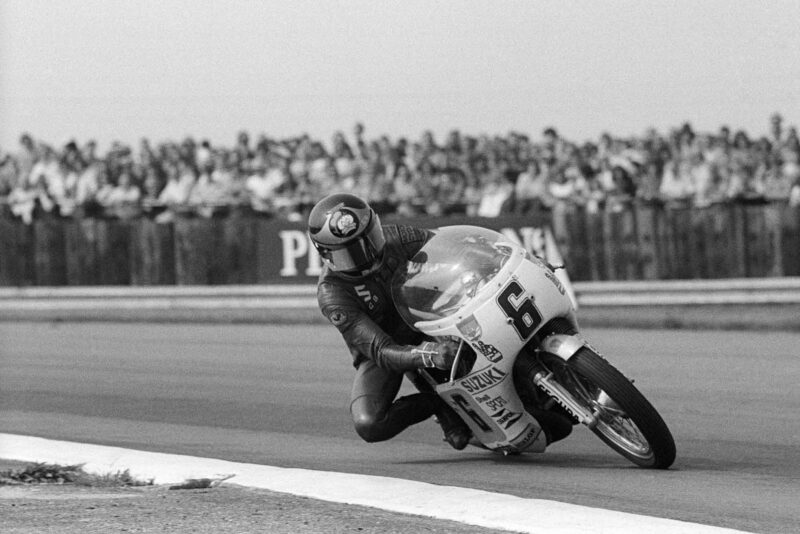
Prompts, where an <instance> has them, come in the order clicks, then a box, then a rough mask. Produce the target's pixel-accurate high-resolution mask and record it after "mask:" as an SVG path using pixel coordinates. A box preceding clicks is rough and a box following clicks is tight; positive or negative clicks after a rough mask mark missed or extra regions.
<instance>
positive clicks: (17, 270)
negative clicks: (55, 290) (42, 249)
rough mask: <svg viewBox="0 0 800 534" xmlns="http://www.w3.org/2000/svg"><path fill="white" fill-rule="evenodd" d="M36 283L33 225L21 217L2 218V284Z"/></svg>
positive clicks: (30, 284)
mask: <svg viewBox="0 0 800 534" xmlns="http://www.w3.org/2000/svg"><path fill="white" fill-rule="evenodd" d="M35 284H36V252H35V248H34V230H33V226H32V225H30V224H24V223H23V222H22V221H20V220H19V219H11V218H0V286H20V287H21V286H32V285H35Z"/></svg>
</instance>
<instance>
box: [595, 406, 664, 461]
mask: <svg viewBox="0 0 800 534" xmlns="http://www.w3.org/2000/svg"><path fill="white" fill-rule="evenodd" d="M595 404H596V406H598V410H599V413H597V415H598V421H597V426H596V427H595V430H597V431H598V432H600V433H601V434H602V435H604V436H605V437H606V438H607V439H608V440H609V441H611V442H613V443H615V444H616V445H617V446H619V447H621V448H623V449H625V450H626V451H628V452H629V453H630V454H632V455H633V456H636V457H637V458H641V459H642V460H650V459H652V458H653V456H654V454H655V453H654V452H653V449H652V447H650V443H649V442H648V441H647V438H645V437H644V436H643V435H642V431H641V430H639V427H638V426H636V423H634V422H633V421H632V420H631V418H630V417H628V416H627V415H626V414H625V412H623V411H622V410H616V409H613V408H610V409H609V408H606V407H602V406H600V405H599V404H597V403H596V402H595Z"/></svg>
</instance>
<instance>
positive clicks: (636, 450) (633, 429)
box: [545, 360, 655, 461]
mask: <svg viewBox="0 0 800 534" xmlns="http://www.w3.org/2000/svg"><path fill="white" fill-rule="evenodd" d="M553 364H555V365H553ZM545 365H546V366H547V367H548V368H550V369H551V370H553V371H554V372H555V373H557V374H559V375H561V377H562V384H565V385H568V387H569V389H570V390H571V391H572V393H573V395H575V396H576V397H577V398H578V399H580V400H582V401H583V402H584V404H585V405H586V406H587V407H589V408H590V409H591V410H592V412H593V413H594V414H595V415H596V417H597V424H596V425H594V426H593V430H594V431H595V432H598V433H600V434H602V435H603V437H605V438H606V439H607V440H608V441H609V442H611V443H613V444H615V445H616V446H618V447H619V448H621V449H624V450H625V451H627V452H628V454H630V455H632V456H635V457H636V458H639V459H641V460H644V461H649V460H652V459H653V458H654V456H655V453H654V451H653V449H652V447H651V446H650V443H649V442H648V441H647V438H645V437H644V435H643V433H642V431H641V430H639V427H638V426H636V423H634V422H633V420H632V419H631V418H630V417H628V415H627V414H626V413H625V411H624V410H622V409H620V408H618V407H615V406H609V405H608V403H603V402H601V401H600V399H601V398H603V397H604V396H605V398H608V396H607V395H605V392H604V391H603V390H602V389H600V388H599V387H597V386H596V385H594V384H592V383H591V382H589V381H588V380H586V379H585V378H584V377H582V376H581V375H580V374H578V373H576V372H575V371H574V370H573V369H571V368H570V367H569V366H567V365H565V364H563V363H562V362H561V361H558V360H557V361H554V362H546V363H545ZM563 379H566V380H563ZM611 403H612V404H613V401H612V402H611Z"/></svg>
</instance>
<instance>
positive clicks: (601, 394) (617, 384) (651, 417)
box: [561, 347, 675, 469]
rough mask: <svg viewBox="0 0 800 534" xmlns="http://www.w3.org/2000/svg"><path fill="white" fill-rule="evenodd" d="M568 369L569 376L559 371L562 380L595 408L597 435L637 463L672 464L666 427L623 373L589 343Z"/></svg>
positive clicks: (671, 443) (672, 448)
mask: <svg viewBox="0 0 800 534" xmlns="http://www.w3.org/2000/svg"><path fill="white" fill-rule="evenodd" d="M567 370H571V372H568V373H566V374H567V375H571V376H569V377H565V376H563V375H562V377H561V383H562V385H564V386H566V387H568V388H569V389H570V391H571V393H572V394H573V395H574V396H575V397H576V398H578V399H580V400H582V401H583V402H584V403H585V404H586V405H587V406H589V407H590V408H591V409H592V411H593V412H595V414H596V416H597V423H596V424H595V425H593V428H592V431H593V432H594V433H595V434H597V436H598V437H599V438H600V439H602V440H603V441H604V442H605V443H606V444H607V445H608V446H609V447H611V448H612V449H614V450H615V451H617V452H618V453H620V454H621V455H622V456H624V457H625V458H627V459H629V460H630V461H631V462H633V463H635V464H636V465H638V466H641V467H648V468H653V469H666V468H668V467H669V466H670V465H672V463H673V462H674V461H675V441H674V440H673V438H672V434H671V433H670V431H669V428H668V427H667V425H666V423H665V422H664V420H663V419H662V418H661V415H659V413H658V411H656V409H655V408H654V407H653V405H652V404H650V402H649V401H648V400H647V399H646V398H645V397H644V395H642V393H641V392H640V391H639V390H638V389H637V388H636V387H635V386H634V385H633V383H632V382H631V381H630V380H628V379H627V378H626V377H625V375H623V374H622V373H621V372H619V371H618V370H617V369H616V368H615V367H614V366H613V365H611V364H610V363H608V362H607V361H606V360H604V359H603V358H602V357H601V356H599V355H598V354H597V353H595V352H594V351H592V350H591V349H589V348H588V347H582V348H581V349H580V350H578V352H576V353H575V354H574V355H573V356H572V357H571V358H570V359H569V361H568V362H567V369H564V371H567ZM565 378H566V379H567V380H564V379H565ZM565 381H566V382H570V383H564V382H565Z"/></svg>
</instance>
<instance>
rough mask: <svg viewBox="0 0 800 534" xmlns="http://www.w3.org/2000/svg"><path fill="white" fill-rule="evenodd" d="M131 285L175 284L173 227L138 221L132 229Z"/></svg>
mask: <svg viewBox="0 0 800 534" xmlns="http://www.w3.org/2000/svg"><path fill="white" fill-rule="evenodd" d="M130 259H131V269H130V270H131V283H132V284H133V285H173V284H175V242H174V232H173V225H172V223H164V224H161V223H157V222H155V221H153V220H151V219H140V220H138V221H137V224H135V225H134V226H133V227H132V228H131V258H130Z"/></svg>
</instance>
